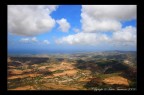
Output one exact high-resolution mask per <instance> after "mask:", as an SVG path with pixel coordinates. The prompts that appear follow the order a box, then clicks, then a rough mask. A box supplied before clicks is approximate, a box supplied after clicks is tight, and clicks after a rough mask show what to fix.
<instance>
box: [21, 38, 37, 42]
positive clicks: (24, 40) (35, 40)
mask: <svg viewBox="0 0 144 95" xmlns="http://www.w3.org/2000/svg"><path fill="white" fill-rule="evenodd" d="M20 42H24V43H32V42H38V40H37V38H36V37H32V38H21V39H20Z"/></svg>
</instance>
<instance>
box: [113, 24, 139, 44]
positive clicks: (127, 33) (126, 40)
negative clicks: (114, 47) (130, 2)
mask: <svg viewBox="0 0 144 95" xmlns="http://www.w3.org/2000/svg"><path fill="white" fill-rule="evenodd" d="M136 39H137V36H136V28H135V27H132V26H127V27H125V28H123V29H122V30H121V31H117V32H114V33H113V36H112V42H113V43H115V44H125V45H129V44H130V45H135V46H136V41H137V40H136Z"/></svg>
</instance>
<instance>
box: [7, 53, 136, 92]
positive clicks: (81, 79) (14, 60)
mask: <svg viewBox="0 0 144 95" xmlns="http://www.w3.org/2000/svg"><path fill="white" fill-rule="evenodd" d="M136 64H137V63H136V52H117V51H116V52H97V53H76V54H55V55H46V56H42V55H35V56H34V55H33V56H19V57H18V56H9V57H8V73H7V77H8V83H7V85H8V90H94V89H100V88H102V89H107V88H113V89H115V90H117V89H119V88H122V89H128V88H134V89H136V75H137V66H136Z"/></svg>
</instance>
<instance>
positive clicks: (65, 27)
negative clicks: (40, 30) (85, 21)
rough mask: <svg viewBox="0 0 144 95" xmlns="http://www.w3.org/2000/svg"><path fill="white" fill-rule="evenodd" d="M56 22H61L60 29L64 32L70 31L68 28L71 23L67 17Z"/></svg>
mask: <svg viewBox="0 0 144 95" xmlns="http://www.w3.org/2000/svg"><path fill="white" fill-rule="evenodd" d="M56 22H57V23H58V24H59V29H60V30H61V31H62V32H68V30H69V28H70V24H69V23H68V21H67V20H66V19H65V18H62V19H60V20H57V21H56Z"/></svg>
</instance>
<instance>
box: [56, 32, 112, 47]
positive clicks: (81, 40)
mask: <svg viewBox="0 0 144 95" xmlns="http://www.w3.org/2000/svg"><path fill="white" fill-rule="evenodd" d="M107 41H109V37H108V36H106V35H105V34H100V33H97V34H96V33H95V34H93V33H83V32H80V33H77V34H74V35H69V36H66V37H63V38H61V39H58V40H56V43H58V44H62V43H67V44H71V45H75V44H81V45H96V44H100V43H101V42H107Z"/></svg>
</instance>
